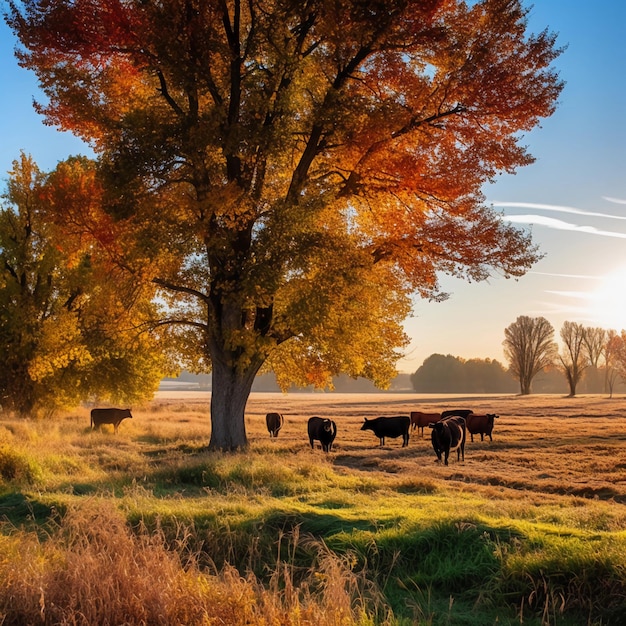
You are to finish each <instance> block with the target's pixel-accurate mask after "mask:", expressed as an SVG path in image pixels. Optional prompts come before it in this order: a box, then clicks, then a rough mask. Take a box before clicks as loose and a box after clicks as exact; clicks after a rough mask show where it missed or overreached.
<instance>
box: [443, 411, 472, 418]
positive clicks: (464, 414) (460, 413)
mask: <svg viewBox="0 0 626 626" xmlns="http://www.w3.org/2000/svg"><path fill="white" fill-rule="evenodd" d="M473 412H474V411H472V409H449V410H448V411H442V412H441V417H454V416H457V417H464V418H465V419H467V416H468V415H471V414H472V413H473Z"/></svg>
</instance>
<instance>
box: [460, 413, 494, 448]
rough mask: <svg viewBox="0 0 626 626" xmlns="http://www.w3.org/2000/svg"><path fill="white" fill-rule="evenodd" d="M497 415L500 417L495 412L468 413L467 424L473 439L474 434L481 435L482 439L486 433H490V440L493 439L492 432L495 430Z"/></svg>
mask: <svg viewBox="0 0 626 626" xmlns="http://www.w3.org/2000/svg"><path fill="white" fill-rule="evenodd" d="M496 417H500V416H499V415H496V414H495V413H487V414H486V415H476V414H472V415H468V417H467V420H465V421H466V424H467V432H468V433H469V434H470V436H471V439H472V441H474V435H480V440H481V441H483V440H484V439H485V435H489V441H493V437H492V436H491V432H492V431H493V420H494V419H495V418H496Z"/></svg>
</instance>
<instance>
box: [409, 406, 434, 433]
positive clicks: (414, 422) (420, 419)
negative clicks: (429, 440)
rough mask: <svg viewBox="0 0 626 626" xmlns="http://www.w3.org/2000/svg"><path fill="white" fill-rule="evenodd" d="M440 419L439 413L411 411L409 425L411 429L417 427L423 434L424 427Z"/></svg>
mask: <svg viewBox="0 0 626 626" xmlns="http://www.w3.org/2000/svg"><path fill="white" fill-rule="evenodd" d="M440 419H441V415H440V414H439V413H422V411H411V426H412V427H413V430H415V429H416V428H419V429H420V430H421V431H422V437H423V436H424V427H426V426H428V425H429V424H434V423H435V422H438V421H439V420H440Z"/></svg>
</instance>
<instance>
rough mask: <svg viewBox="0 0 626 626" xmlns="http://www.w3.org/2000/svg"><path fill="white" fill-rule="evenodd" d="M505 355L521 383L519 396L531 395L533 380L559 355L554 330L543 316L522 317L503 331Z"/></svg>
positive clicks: (512, 371)
mask: <svg viewBox="0 0 626 626" xmlns="http://www.w3.org/2000/svg"><path fill="white" fill-rule="evenodd" d="M502 343H503V346H504V355H505V357H506V359H507V360H508V362H509V368H510V371H511V373H512V374H513V376H515V378H516V379H517V380H519V383H520V393H521V394H522V395H528V394H530V393H531V383H532V381H533V378H535V376H536V375H537V374H538V373H539V372H541V371H542V370H543V369H545V368H546V367H548V366H549V365H552V364H553V363H554V360H555V358H556V355H557V353H558V349H557V345H556V343H555V342H554V328H553V327H552V324H550V322H548V320H547V319H545V318H544V317H528V316H526V315H521V316H520V317H518V318H517V320H515V322H513V323H512V324H511V325H510V326H508V327H507V328H506V329H505V330H504V341H503V342H502Z"/></svg>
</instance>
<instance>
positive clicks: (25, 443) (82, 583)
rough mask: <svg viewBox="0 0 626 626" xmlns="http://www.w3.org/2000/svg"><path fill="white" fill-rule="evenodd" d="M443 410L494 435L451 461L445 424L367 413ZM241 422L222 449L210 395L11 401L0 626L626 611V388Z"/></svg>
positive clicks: (1, 472) (382, 401)
mask: <svg viewBox="0 0 626 626" xmlns="http://www.w3.org/2000/svg"><path fill="white" fill-rule="evenodd" d="M447 408H471V409H473V410H474V411H475V412H495V413H497V414H498V415H499V416H500V417H499V418H498V419H497V420H496V423H495V428H494V433H493V441H491V442H490V441H489V440H485V441H480V437H475V440H474V441H473V442H471V441H469V440H468V442H467V445H466V450H465V460H464V461H460V462H458V461H457V459H456V455H454V456H453V457H451V459H450V464H449V465H448V466H444V465H442V464H438V463H436V462H435V460H436V457H435V454H434V452H433V449H432V446H431V443H430V433H429V432H428V429H426V430H427V432H426V433H425V435H424V437H422V436H421V435H420V434H419V433H418V432H417V431H413V432H412V433H411V440H410V443H409V446H408V447H406V448H402V447H401V440H400V439H388V440H387V441H386V444H385V446H384V447H382V448H381V447H379V445H378V439H377V438H376V437H375V436H374V435H373V433H371V432H370V431H361V430H360V427H361V425H362V423H363V418H364V417H375V416H378V415H400V414H407V413H408V412H409V411H410V410H424V411H441V410H444V409H447ZM268 411H279V412H281V413H283V415H284V416H285V425H284V427H283V429H282V430H281V432H280V434H279V437H278V438H277V439H275V440H270V438H269V435H268V433H267V431H266V429H265V413H266V412H268ZM312 415H319V416H323V417H332V418H333V419H334V420H335V421H336V422H337V425H338V435H337V439H336V441H335V444H334V447H333V451H332V452H331V453H329V454H324V453H323V452H322V451H321V449H320V448H319V446H318V445H316V447H315V449H313V450H312V449H311V448H310V446H309V443H308V438H307V435H306V422H307V420H308V418H309V417H310V416H312ZM246 422H247V431H248V436H249V441H250V448H249V450H248V451H246V452H242V453H237V454H219V453H210V452H208V451H207V449H206V445H207V443H208V441H209V436H210V419H209V396H208V394H206V393H205V394H203V393H192V392H178V393H176V392H171V393H160V394H158V395H157V397H156V398H155V399H154V400H153V401H152V402H151V403H149V404H147V405H146V406H143V407H134V408H133V419H132V420H125V421H123V422H122V424H121V426H120V429H119V434H118V435H114V434H113V429H112V427H106V426H105V427H103V432H92V431H91V430H90V428H89V411H88V409H87V408H81V409H80V410H76V411H74V412H72V413H71V414H68V415H65V416H60V417H59V418H58V419H54V420H46V421H36V420H18V419H13V418H11V417H10V416H0V519H1V520H2V521H1V522H0V530H1V532H0V624H3V625H8V624H11V625H12V624H73V625H78V624H81V625H87V624H111V625H112V624H117V625H120V624H129V625H131V624H132V625H139V624H145V625H155V624H163V625H171V624H181V625H182V624H185V625H190V626H191V625H194V626H195V625H200V624H203V625H209V624H211V625H212V624H237V625H238V624H242V625H243V624H267V625H268V626H269V625H283V624H285V625H287V624H289V625H291V624H294V625H295V624H302V625H304V624H311V625H315V626H324V625H326V624H328V625H331V624H332V625H346V626H347V625H351V624H367V625H374V624H385V625H396V624H398V625H400V624H402V625H404V624H426V625H429V624H432V625H440V624H441V625H443V624H446V625H457V624H458V625H467V626H484V625H487V624H530V625H540V624H541V625H544V624H545V625H547V624H563V625H579V624H580V625H583V624H584V625H598V626H599V625H603V626H606V625H609V624H615V625H619V624H624V623H626V507H625V506H624V505H625V503H626V402H625V399H624V398H623V397H616V398H613V399H608V398H606V397H604V396H580V397H576V398H566V397H563V396H557V395H531V396H527V397H520V396H516V395H507V396H432V395H429V396H425V395H417V394H330V393H326V394H323V393H300V394H289V395H282V394H272V393H256V394H252V396H251V398H250V401H249V403H248V407H247V412H246Z"/></svg>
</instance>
